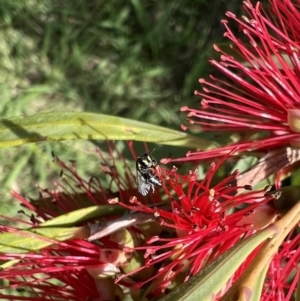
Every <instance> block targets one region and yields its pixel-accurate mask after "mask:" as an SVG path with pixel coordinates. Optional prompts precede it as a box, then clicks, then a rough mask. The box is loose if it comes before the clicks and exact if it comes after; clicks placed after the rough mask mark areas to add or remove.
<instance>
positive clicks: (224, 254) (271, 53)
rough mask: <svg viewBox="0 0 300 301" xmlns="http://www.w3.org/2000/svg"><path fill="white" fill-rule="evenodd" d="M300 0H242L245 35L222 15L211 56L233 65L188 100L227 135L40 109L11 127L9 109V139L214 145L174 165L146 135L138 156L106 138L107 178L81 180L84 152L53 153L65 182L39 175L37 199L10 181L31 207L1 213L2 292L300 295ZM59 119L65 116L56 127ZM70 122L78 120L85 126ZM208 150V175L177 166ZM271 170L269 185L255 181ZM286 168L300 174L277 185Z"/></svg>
mask: <svg viewBox="0 0 300 301" xmlns="http://www.w3.org/2000/svg"><path fill="white" fill-rule="evenodd" d="M299 4H300V3H299V1H296V2H295V1H293V2H292V1H290V0H271V1H270V3H269V6H266V8H265V9H264V8H263V7H262V5H261V4H260V3H259V2H258V3H256V4H255V5H253V4H252V3H251V2H250V1H248V0H247V1H244V9H245V16H243V17H242V18H240V19H239V18H237V17H236V16H234V15H233V14H232V13H227V17H228V19H231V21H234V22H236V23H237V24H238V26H239V28H240V29H241V33H242V34H243V37H242V38H241V39H238V38H237V37H236V36H235V35H234V34H233V32H232V31H231V29H230V25H229V21H228V20H224V21H222V23H223V24H224V25H225V29H226V32H225V36H226V37H228V38H229V39H230V41H231V43H232V46H231V47H232V49H231V51H230V53H227V52H225V51H223V50H221V49H220V48H219V47H218V46H215V47H214V48H215V49H216V50H217V51H218V52H221V57H220V60H219V61H218V60H212V61H211V63H212V64H213V65H214V66H215V67H216V68H217V69H218V70H219V71H221V73H223V76H220V77H219V78H217V77H215V76H212V77H211V79H210V80H204V79H201V80H200V83H201V84H202V87H203V91H202V92H196V94H197V95H199V96H200V97H201V107H200V108H198V109H194V108H188V107H184V108H182V111H185V112H188V113H187V117H188V122H189V123H190V124H192V126H191V127H192V129H197V128H198V127H201V128H202V130H205V131H213V132H215V133H216V135H223V136H224V137H226V138H228V141H226V144H225V145H222V146H219V147H216V145H215V144H214V143H211V142H209V141H206V140H204V139H201V138H197V137H193V136H190V135H188V134H185V133H181V132H176V131H172V130H168V129H164V128H161V127H156V126H151V125H146V124H144V123H139V122H135V121H130V120H125V119H121V118H117V117H111V116H103V115H102V116H99V115H97V114H88V113H82V114H80V113H78V114H74V113H58V114H57V115H56V116H55V118H54V117H50V115H48V114H40V115H36V116H33V117H30V118H23V119H22V118H16V119H12V120H10V121H9V122H10V123H9V126H7V124H8V122H4V121H3V122H2V126H3V127H5V126H6V127H7V138H6V143H7V144H10V145H17V144H22V143H25V142H38V141H47V140H50V139H52V140H62V139H87V138H89V139H107V140H113V139H116V138H117V139H120V140H121V139H123V140H140V141H146V142H156V143H158V144H159V143H161V144H167V145H173V146H185V147H189V148H190V149H195V148H198V149H199V148H201V149H207V150H203V151H201V152H199V151H197V152H193V153H188V154H187V156H186V157H184V158H178V159H164V160H162V162H165V163H166V162H172V164H174V165H173V166H167V167H164V166H163V165H162V164H160V163H156V161H155V160H154V157H153V158H152V155H153V156H154V154H153V153H151V154H150V152H149V150H148V149H147V147H146V150H145V155H142V156H140V157H139V155H140V154H136V152H135V150H134V147H133V143H132V142H129V143H128V150H129V151H130V152H131V154H132V158H133V161H136V160H138V161H137V164H136V166H134V165H132V164H130V162H129V160H127V159H125V157H124V155H123V153H122V152H120V151H119V150H118V148H117V147H115V145H114V144H113V143H108V149H109V152H108V153H104V152H103V151H102V150H98V155H99V158H100V161H101V162H100V170H101V174H102V175H105V177H106V181H105V183H106V185H105V184H104V181H102V180H101V178H96V177H92V178H90V179H88V180H86V179H83V178H82V177H81V176H80V174H79V173H78V172H77V170H76V164H75V163H74V162H68V163H65V162H64V160H62V159H60V156H56V155H55V154H53V160H54V162H55V164H57V165H58V166H59V167H60V168H61V170H62V172H61V180H60V181H57V182H56V183H55V185H56V188H55V189H44V188H41V187H39V188H38V189H39V198H38V200H28V199H27V198H25V197H23V196H22V195H21V194H19V193H18V192H16V191H12V195H13V196H14V197H15V198H16V199H17V200H18V201H19V202H20V204H22V206H23V207H25V208H26V209H24V212H23V216H24V218H23V219H20V218H16V217H13V218H12V217H6V216H2V218H3V219H6V220H7V221H9V222H10V223H9V225H1V226H0V230H1V233H0V259H1V270H0V279H1V280H2V287H1V289H0V298H2V299H5V300H74V301H75V300H76V301H77V300H82V301H83V300H93V301H97V300H99V301H101V300H103V301H104V300H106V301H107V300H145V301H146V300H149V301H150V300H151V301H152V300H163V301H166V300H223V301H224V300H263V301H267V300H286V301H287V300H298V299H297V298H299V291H300V287H299V283H300V282H299V279H300V277H299V276H300V270H299V261H300V248H299V245H300V235H299V216H300V202H299V200H300V187H299V186H298V185H295V184H294V183H295V182H296V181H295V179H297V178H296V176H297V168H298V166H299V162H300V152H299V150H298V147H299V141H300V140H299V138H300V134H299V133H300V127H299V120H300V118H299V116H300V113H299V112H300V111H299V108H300V97H299V89H298V86H299V85H300V80H299V78H300V77H299V73H300V64H299V52H300V46H299V37H300V26H299V25H300V6H299ZM51 118H52V119H53V118H54V122H59V123H60V122H61V126H60V127H58V128H51V127H50V126H49V122H50V119H51ZM52 121H53V120H52ZM47 122H48V123H47ZM37 124H39V126H40V127H39V128H38V129H37V130H36V131H34V133H32V134H31V130H30V129H31V127H34V125H37ZM50 124H51V123H50ZM74 125H77V126H78V125H80V126H81V127H82V128H80V131H81V132H80V133H79V134H78V135H77V134H76V135H75V134H74V130H73V128H72V126H74ZM19 128H25V129H26V130H27V131H24V130H22V131H19V132H18V130H19ZM183 128H184V129H185V130H187V129H188V128H189V126H183ZM95 129H96V131H95ZM95 132H96V133H95ZM18 133H19V134H18ZM236 134H238V135H236ZM233 135H234V136H235V141H234V142H232V140H233V139H231V138H232V137H233ZM258 154H259V155H260V156H261V158H260V161H259V162H258V163H257V164H256V165H255V166H253V167H252V169H250V170H248V171H247V172H245V173H241V172H239V171H238V170H233V171H232V172H231V173H228V174H226V175H224V168H223V167H224V166H225V167H226V166H227V165H230V164H231V163H232V162H233V161H234V160H243V158H245V157H247V156H248V155H251V156H253V155H258ZM155 156H156V155H155ZM204 159H209V167H208V168H207V169H206V170H205V174H204V176H203V177H200V176H199V175H198V170H197V168H194V167H191V169H190V170H189V171H182V170H181V169H179V168H178V167H176V164H178V166H179V165H180V166H181V165H183V164H185V163H186V162H188V161H190V162H193V163H194V164H195V162H196V163H198V162H202V161H203V160H204ZM225 170H226V168H225ZM274 174H275V175H277V178H275V180H274V178H269V180H270V181H273V182H270V184H269V185H268V186H264V187H260V188H257V187H256V186H255V185H258V186H259V185H260V184H261V182H262V181H263V180H265V179H266V178H268V177H269V176H270V175H274ZM287 176H289V178H290V179H291V185H290V186H287V185H285V186H284V187H283V188H281V189H279V188H280V187H281V186H282V180H283V178H284V177H287ZM137 177H140V178H139V179H138V180H137ZM107 183H108V184H107ZM139 185H144V188H145V187H146V188H145V189H141V187H138V186H139ZM260 186H261V185H260ZM276 188H277V189H276ZM139 191H142V192H143V193H142V194H145V195H142V194H141V193H139ZM15 223H18V227H17V226H15Z"/></svg>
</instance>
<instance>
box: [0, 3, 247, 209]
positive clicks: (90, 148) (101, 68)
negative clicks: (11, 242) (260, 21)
mask: <svg viewBox="0 0 300 301" xmlns="http://www.w3.org/2000/svg"><path fill="white" fill-rule="evenodd" d="M241 4H242V1H241V0H230V1H226V0H224V1H222V0H210V1H207V0H206V1H205V0H181V1H142V0H131V1H122V0H110V1H104V0H85V1H82V0H76V1H74V0H26V1H24V0H11V1H9V0H6V1H0V95H1V99H0V112H1V114H0V116H1V118H8V117H13V116H18V115H25V116H29V115H32V114H35V113H38V112H45V111H48V112H49V111H53V112H55V111H65V110H71V111H89V112H98V113H103V114H111V115H118V116H122V117H127V118H132V119H137V120H141V121H146V122H150V123H154V124H157V125H164V126H167V127H171V128H174V129H180V124H182V123H184V119H185V116H184V114H181V113H180V112H179V110H180V107H181V106H183V105H189V106H193V107H197V106H198V104H199V99H198V98H196V97H194V96H193V91H194V90H195V89H198V88H199V85H198V78H199V77H206V76H208V74H209V73H211V72H213V71H212V70H211V68H210V66H209V64H208V62H207V59H208V58H209V57H211V56H212V55H213V51H212V45H213V43H220V42H222V41H223V31H224V30H223V26H222V25H221V24H220V20H221V19H223V18H224V17H225V12H226V11H227V10H230V11H232V12H234V13H236V14H240V11H241ZM51 150H54V151H55V153H56V154H57V155H59V156H60V157H62V158H64V159H66V160H67V159H75V160H77V161H78V162H79V163H78V165H80V166H82V169H83V173H84V174H86V175H89V174H91V173H92V171H93V170H95V168H96V169H97V167H95V166H96V164H97V158H96V157H95V156H94V157H93V154H94V145H93V144H88V143H87V142H86V143H81V144H77V143H74V142H67V143H55V144H51V143H39V144H31V145H27V146H22V147H16V148H7V149H1V150H0V159H1V164H0V182H1V183H0V185H1V189H0V198H1V210H0V211H1V213H2V214H4V213H9V214H13V213H15V212H16V210H17V209H16V207H15V206H14V204H15V202H14V201H13V200H12V198H11V197H10V195H9V194H8V191H9V189H11V188H12V189H15V190H17V191H21V192H22V193H24V194H26V195H30V196H33V195H34V194H35V195H37V194H36V191H35V186H34V185H35V183H41V185H44V186H45V185H47V186H49V183H51V182H52V181H53V180H55V179H56V177H57V176H56V174H55V173H53V172H52V171H53V169H54V170H55V167H54V166H53V164H52V163H51V155H50V153H51ZM87 158H88V159H87ZM91 158H92V159H91ZM47 183H48V184H47Z"/></svg>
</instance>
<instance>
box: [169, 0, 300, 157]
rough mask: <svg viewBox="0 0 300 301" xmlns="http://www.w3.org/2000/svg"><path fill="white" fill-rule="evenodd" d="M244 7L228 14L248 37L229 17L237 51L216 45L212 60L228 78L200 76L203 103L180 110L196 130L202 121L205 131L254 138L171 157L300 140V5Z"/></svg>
mask: <svg viewBox="0 0 300 301" xmlns="http://www.w3.org/2000/svg"><path fill="white" fill-rule="evenodd" d="M244 10H245V13H246V16H244V17H243V18H241V19H238V18H237V17H236V16H235V15H234V14H232V13H229V12H228V13H227V14H226V15H227V17H228V18H229V19H232V20H233V21H234V22H236V23H237V24H238V25H239V28H240V29H241V31H242V32H243V34H244V37H245V39H244V40H246V41H245V42H244V40H243V41H241V40H239V39H238V38H237V37H236V36H235V35H234V33H233V32H232V31H231V29H230V26H229V23H228V21H227V20H224V21H222V23H223V25H224V26H225V29H226V32H225V36H226V37H227V38H228V39H229V40H230V41H231V42H232V52H233V53H236V56H235V55H234V54H232V53H231V54H228V53H226V52H224V51H222V50H221V49H220V48H219V47H218V46H216V45H215V47H214V48H215V50H216V51H218V52H219V53H220V54H221V57H220V60H219V61H216V60H211V61H210V62H211V64H212V65H213V66H214V67H216V68H217V69H218V70H219V71H221V72H222V73H223V74H224V75H225V76H226V77H227V80H224V79H221V78H220V79H219V78H215V77H213V76H211V78H210V81H207V80H205V79H200V80H199V82H200V83H201V84H202V88H203V91H202V92H198V91H196V92H195V94H196V95H199V96H201V97H202V102H201V106H202V107H201V108H200V109H194V108H189V107H183V108H182V109H181V111H183V112H187V117H188V122H189V123H190V124H192V125H193V129H195V125H200V126H201V128H202V129H203V130H205V131H222V133H223V134H222V135H224V131H228V132H232V133H236V132H240V133H248V134H249V133H250V134H256V135H255V136H253V137H251V138H250V139H249V142H247V141H242V140H241V141H240V142H237V143H234V144H231V145H229V146H225V147H220V148H218V149H213V150H207V151H204V152H195V153H188V158H185V159H183V158H182V159H174V160H169V161H171V162H175V161H190V160H202V159H206V158H215V157H220V156H223V155H224V154H226V153H228V151H229V150H230V149H231V148H232V146H238V147H239V152H245V151H252V150H269V149H271V148H278V147H281V146H287V145H292V146H294V147H299V145H300V142H299V141H300V130H299V123H300V121H299V120H300V118H299V116H300V114H299V108H300V92H299V91H300V60H299V53H300V43H299V41H300V39H299V37H300V10H299V4H295V2H294V1H291V0H270V8H268V10H263V8H262V5H261V4H260V3H259V2H258V3H257V4H256V6H253V5H252V4H251V2H250V1H249V0H246V1H244ZM288 115H289V117H288ZM184 127H185V126H184ZM185 128H186V129H187V128H188V127H185ZM263 132H264V133H265V135H264V136H262V133H263ZM257 134H259V136H258V135H257Z"/></svg>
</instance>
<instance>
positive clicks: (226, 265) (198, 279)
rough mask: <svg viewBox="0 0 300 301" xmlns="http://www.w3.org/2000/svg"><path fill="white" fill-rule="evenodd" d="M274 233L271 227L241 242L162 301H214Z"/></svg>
mask: <svg viewBox="0 0 300 301" xmlns="http://www.w3.org/2000/svg"><path fill="white" fill-rule="evenodd" d="M274 231H275V230H274V229H273V228H272V227H269V228H266V229H265V230H263V231H261V232H259V233H257V234H255V235H253V236H251V237H248V238H246V239H245V240H243V241H241V242H240V243H238V244H237V245H236V246H234V247H233V248H231V249H230V250H228V251H227V252H225V253H224V254H223V255H221V256H220V257H219V258H217V259H216V260H215V261H213V262H212V263H211V264H210V265H208V266H207V267H206V268H204V269H203V270H202V271H200V272H199V273H198V274H196V275H195V276H193V277H191V279H189V280H188V281H187V282H185V283H183V284H181V285H180V286H178V287H177V288H176V289H174V290H173V291H172V292H170V293H169V294H168V295H167V296H165V297H163V298H161V299H160V301H172V300H177V301H183V300H184V301H194V300H201V301H206V300H207V301H210V300H212V299H213V296H214V295H216V294H217V293H218V292H219V291H220V290H221V289H222V287H223V286H224V285H225V284H226V282H227V281H228V280H229V279H230V277H231V276H232V275H233V273H234V272H235V271H236V270H237V268H238V267H239V266H240V265H241V264H242V263H243V261H244V260H245V259H246V258H247V256H248V255H249V254H250V253H251V252H252V251H253V250H254V249H255V248H256V247H257V246H258V245H259V244H261V243H262V242H263V241H265V240H266V239H267V238H269V237H270V236H271V235H272V234H274Z"/></svg>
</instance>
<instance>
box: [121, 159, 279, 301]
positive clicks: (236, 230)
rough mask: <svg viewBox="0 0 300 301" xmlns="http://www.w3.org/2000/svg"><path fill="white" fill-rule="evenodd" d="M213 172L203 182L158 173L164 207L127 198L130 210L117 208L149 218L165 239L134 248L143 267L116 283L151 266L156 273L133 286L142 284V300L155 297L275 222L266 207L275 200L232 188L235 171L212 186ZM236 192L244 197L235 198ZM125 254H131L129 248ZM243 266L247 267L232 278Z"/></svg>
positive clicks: (193, 176)
mask: <svg viewBox="0 0 300 301" xmlns="http://www.w3.org/2000/svg"><path fill="white" fill-rule="evenodd" d="M218 167H219V165H216V164H214V163H213V164H212V165H211V168H210V170H209V171H208V172H207V174H206V177H205V178H204V179H203V181H197V173H196V172H190V173H189V174H188V175H179V174H177V170H176V168H173V170H172V171H167V170H161V171H160V172H161V174H162V178H163V179H164V181H163V182H164V189H165V192H166V194H167V195H168V197H169V200H170V203H169V204H168V205H163V206H164V207H165V208H161V207H159V206H157V207H154V208H153V207H149V206H147V205H143V204H141V203H140V202H139V201H138V200H137V199H136V198H132V200H131V202H132V203H133V205H131V206H129V205H127V204H121V205H123V206H124V207H126V208H129V209H131V210H135V211H142V212H147V213H150V214H153V215H154V217H156V218H157V219H158V220H159V223H160V226H161V227H162V229H163V230H164V231H165V232H162V233H164V234H165V235H164V234H162V235H160V236H158V235H157V236H153V237H151V238H150V239H149V240H148V241H147V243H148V245H147V246H142V247H137V248H134V250H136V251H137V250H145V255H144V258H145V260H146V262H145V265H144V266H142V267H140V268H139V269H137V270H134V271H132V272H130V273H128V274H126V275H123V276H121V277H119V278H118V281H120V283H122V284H125V283H126V282H125V283H123V281H125V280H126V277H128V276H129V275H132V274H134V273H136V272H141V271H144V270H146V269H148V268H149V267H152V266H155V267H156V269H158V270H157V271H156V272H154V273H153V275H152V276H151V277H148V279H146V280H144V281H139V282H137V283H136V285H135V286H134V287H135V288H136V289H138V288H140V287H141V286H143V285H145V284H146V283H148V284H150V288H148V290H147V293H148V295H147V296H148V297H149V298H150V296H153V295H154V296H157V295H160V294H162V293H163V292H164V291H165V290H166V288H168V287H169V286H171V285H172V282H173V281H174V282H175V280H176V279H177V282H176V283H178V281H181V282H182V281H186V280H188V279H189V278H190V277H191V276H192V275H194V274H196V273H198V272H199V271H200V270H201V269H203V268H204V267H205V266H206V265H208V264H209V263H211V262H212V261H213V260H215V259H216V258H217V257H218V256H220V255H221V254H223V253H224V252H225V251H227V250H228V249H230V248H231V247H232V246H234V245H235V244H236V243H237V242H238V241H240V240H241V239H243V238H245V237H247V236H249V235H251V234H253V233H255V232H256V230H257V229H262V228H264V227H265V226H267V225H268V224H269V223H271V222H272V221H273V220H274V218H276V216H277V214H276V212H275V210H274V209H272V207H270V206H269V204H268V203H269V202H270V201H271V200H272V199H274V197H276V196H275V195H271V194H268V193H266V191H265V190H260V191H251V187H249V186H243V187H237V186H235V185H234V182H235V178H236V176H237V175H238V172H234V173H233V174H232V175H230V176H229V177H227V178H226V179H224V180H223V181H221V182H220V183H218V184H216V185H212V178H213V176H214V174H215V172H216V170H217V169H218ZM241 190H244V193H242V194H236V193H237V191H241ZM153 227H154V226H153ZM158 228H159V226H158ZM128 251H131V252H132V249H128ZM246 267H247V263H245V264H244V265H243V267H242V268H241V269H240V270H239V271H238V272H237V273H236V274H235V276H234V277H235V278H234V279H237V278H238V276H239V275H241V273H242V272H243V271H244V269H245V268H246ZM137 279H139V278H138V276H137ZM179 279H181V280H179ZM234 279H232V281H234ZM149 282H150V283H149ZM228 285H229V284H228Z"/></svg>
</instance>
